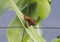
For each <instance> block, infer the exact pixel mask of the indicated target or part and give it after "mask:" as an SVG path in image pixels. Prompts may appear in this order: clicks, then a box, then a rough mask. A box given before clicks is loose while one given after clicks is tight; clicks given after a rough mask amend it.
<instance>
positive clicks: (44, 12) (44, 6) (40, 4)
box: [36, 0, 50, 19]
mask: <svg viewBox="0 0 60 42" xmlns="http://www.w3.org/2000/svg"><path fill="white" fill-rule="evenodd" d="M36 1H37V10H36V11H37V14H38V15H39V16H40V18H42V19H45V18H47V17H48V16H49V14H50V4H49V2H48V1H47V0H36Z"/></svg>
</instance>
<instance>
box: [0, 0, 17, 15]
mask: <svg viewBox="0 0 60 42" xmlns="http://www.w3.org/2000/svg"><path fill="white" fill-rule="evenodd" d="M13 1H14V2H17V1H18V0H13ZM10 7H11V4H10V0H0V15H1V14H3V13H4V12H5V11H7V10H8V9H9V8H10Z"/></svg>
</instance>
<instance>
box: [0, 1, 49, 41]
mask: <svg viewBox="0 0 60 42" xmlns="http://www.w3.org/2000/svg"><path fill="white" fill-rule="evenodd" d="M4 2H5V3H4ZM0 3H1V4H0V15H1V14H2V13H4V12H5V11H6V10H7V9H9V8H12V9H13V10H14V11H15V12H16V15H17V16H16V17H14V19H13V21H12V22H11V23H10V25H9V27H12V26H21V28H8V30H7V38H8V41H9V42H22V35H23V31H24V29H25V34H24V37H23V42H46V41H45V40H44V38H43V37H42V33H41V32H40V33H41V35H39V34H38V33H37V32H36V31H35V29H34V27H33V26H28V27H26V26H25V20H24V15H26V12H27V7H28V0H0ZM49 13H50V4H49V2H48V1H47V0H30V11H29V14H28V16H29V17H31V18H33V19H35V20H36V19H38V17H40V21H39V22H41V21H42V19H45V18H47V17H48V16H49ZM37 22H38V21H37ZM39 22H38V23H39ZM40 24H41V23H40ZM36 25H37V24H36Z"/></svg>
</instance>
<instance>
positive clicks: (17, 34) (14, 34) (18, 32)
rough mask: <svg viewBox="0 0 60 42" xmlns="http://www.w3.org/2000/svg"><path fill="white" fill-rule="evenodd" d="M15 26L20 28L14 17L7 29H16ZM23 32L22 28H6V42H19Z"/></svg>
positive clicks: (16, 18)
mask: <svg viewBox="0 0 60 42" xmlns="http://www.w3.org/2000/svg"><path fill="white" fill-rule="evenodd" d="M16 26H22V25H21V23H20V21H19V19H18V17H15V18H14V19H13V21H12V22H11V23H10V25H9V27H16ZM23 30H24V28H22V27H21V28H8V30H7V38H8V42H21V40H22V34H23Z"/></svg>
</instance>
